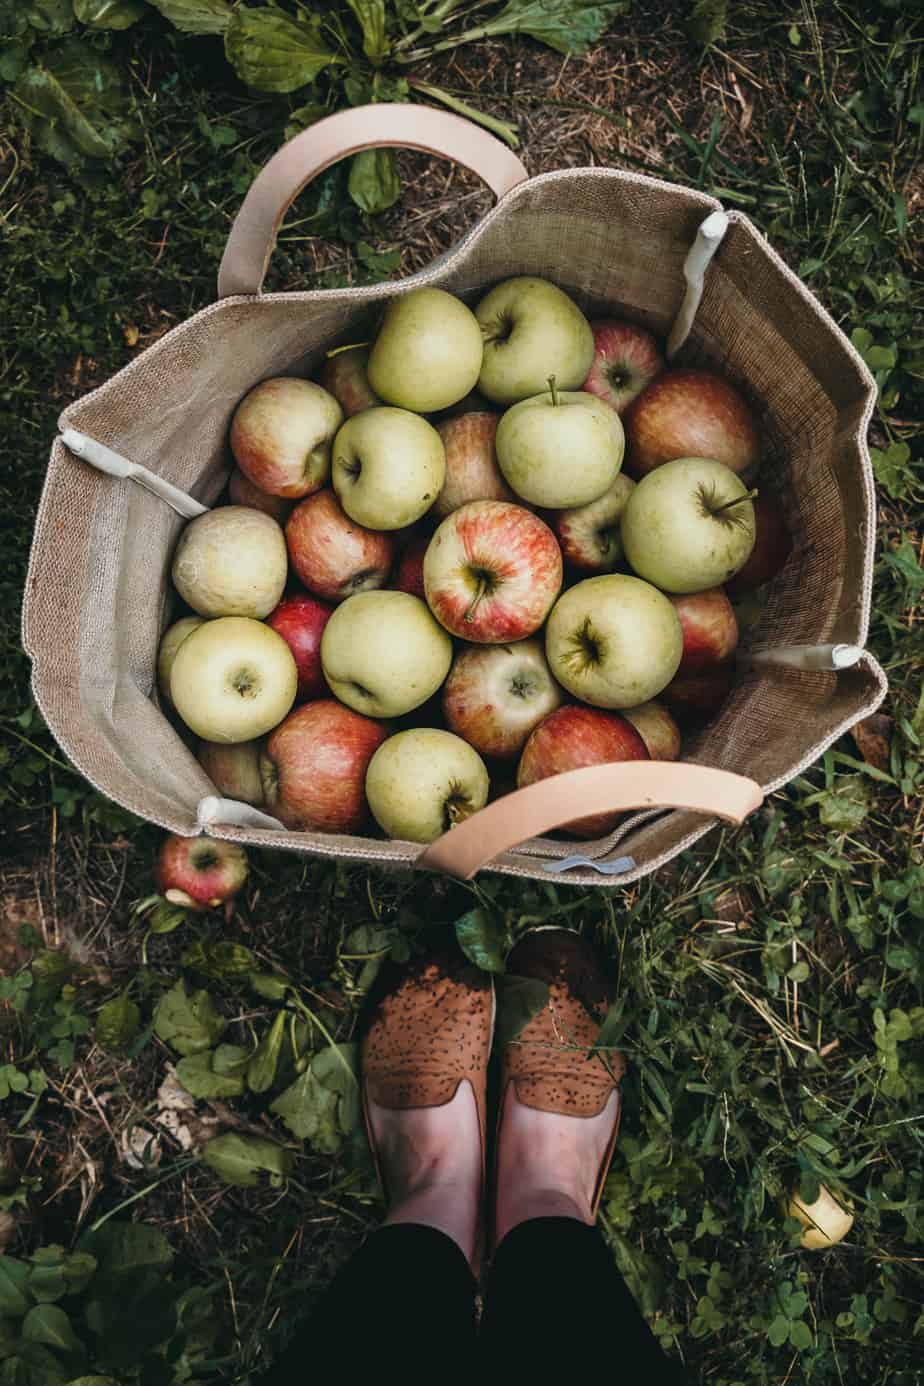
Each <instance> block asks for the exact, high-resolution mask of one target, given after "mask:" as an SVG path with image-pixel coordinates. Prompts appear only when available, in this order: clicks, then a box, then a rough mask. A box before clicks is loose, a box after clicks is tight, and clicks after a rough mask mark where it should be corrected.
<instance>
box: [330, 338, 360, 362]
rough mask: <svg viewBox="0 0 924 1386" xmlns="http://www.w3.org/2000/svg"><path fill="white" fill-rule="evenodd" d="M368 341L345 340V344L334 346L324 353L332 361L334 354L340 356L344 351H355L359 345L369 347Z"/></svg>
mask: <svg viewBox="0 0 924 1386" xmlns="http://www.w3.org/2000/svg"><path fill="white" fill-rule="evenodd" d="M368 345H369V343H368V342H345V343H344V345H343V346H338V347H333V348H332V350H331V351H326V352H325V353H324V355H325V358H326V359H327V360H328V361H330V360H331V359H332V358H333V357H334V356H339V355H340V354H341V352H344V351H355V350H356V348H357V347H367V346H368Z"/></svg>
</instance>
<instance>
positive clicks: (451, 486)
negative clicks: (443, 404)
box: [433, 411, 516, 520]
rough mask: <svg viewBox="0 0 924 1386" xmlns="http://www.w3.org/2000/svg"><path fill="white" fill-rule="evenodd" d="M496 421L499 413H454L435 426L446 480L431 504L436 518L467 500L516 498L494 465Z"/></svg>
mask: <svg viewBox="0 0 924 1386" xmlns="http://www.w3.org/2000/svg"><path fill="white" fill-rule="evenodd" d="M499 421H500V415H499V414H490V413H488V412H486V411H482V412H480V413H477V414H457V415H456V416H455V417H454V418H451V419H445V420H444V421H443V422H442V423H441V424H440V425H439V427H438V429H437V432H438V433H439V435H440V437H441V438H442V440H443V447H444V449H445V451H446V480H445V481H444V482H443V489H442V490H441V491H440V493H439V495H438V496H437V498H436V501H435V502H434V505H433V514H434V515H435V516H436V517H437V518H438V519H440V520H445V518H446V516H447V515H451V514H452V512H453V511H454V510H458V508H459V506H460V505H467V504H468V502H469V501H477V500H504V501H515V500H516V497H515V496H514V494H513V492H512V491H511V490H510V487H509V486H508V485H507V483H506V481H505V480H504V478H503V476H502V474H501V469H500V467H499V466H498V465H497V454H496V453H495V451H494V438H495V435H496V434H497V425H498V423H499Z"/></svg>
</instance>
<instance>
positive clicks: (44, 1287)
mask: <svg viewBox="0 0 924 1386" xmlns="http://www.w3.org/2000/svg"><path fill="white" fill-rule="evenodd" d="M31 1262H32V1270H31V1272H30V1275H29V1288H30V1290H31V1291H32V1293H33V1295H34V1296H35V1298H36V1299H37V1300H38V1301H39V1303H40V1304H51V1303H53V1302H54V1301H55V1300H58V1299H61V1298H63V1296H64V1295H68V1294H79V1293H80V1291H81V1290H83V1289H85V1288H86V1287H87V1285H88V1284H89V1283H90V1280H91V1279H92V1278H93V1274H94V1272H95V1270H96V1257H95V1256H91V1255H90V1254H89V1252H86V1251H71V1252H68V1251H66V1250H65V1248H64V1247H63V1246H43V1247H40V1248H39V1250H38V1251H36V1252H35V1254H34V1255H33V1256H32V1258H31Z"/></svg>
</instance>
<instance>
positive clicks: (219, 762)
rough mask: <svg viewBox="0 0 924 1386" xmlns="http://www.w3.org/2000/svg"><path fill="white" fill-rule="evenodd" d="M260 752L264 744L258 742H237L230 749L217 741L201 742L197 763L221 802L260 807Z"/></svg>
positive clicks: (261, 786) (197, 750)
mask: <svg viewBox="0 0 924 1386" xmlns="http://www.w3.org/2000/svg"><path fill="white" fill-rule="evenodd" d="M262 749H263V742H262V741H259V740H258V741H238V742H236V743H234V744H233V745H230V746H229V745H227V744H225V745H222V743H221V742H220V741H200V742H199V745H198V747H197V748H196V759H197V760H198V762H199V764H200V765H201V766H202V769H203V770H204V771H205V773H206V774H207V775H208V777H209V779H210V780H211V781H212V784H213V785H214V786H215V788H216V789H217V790H218V792H219V794H221V795H223V796H224V798H226V799H240V801H241V802H242V803H244V804H256V805H260V804H262V803H263V781H262V780H261V779H260V752H261V750H262Z"/></svg>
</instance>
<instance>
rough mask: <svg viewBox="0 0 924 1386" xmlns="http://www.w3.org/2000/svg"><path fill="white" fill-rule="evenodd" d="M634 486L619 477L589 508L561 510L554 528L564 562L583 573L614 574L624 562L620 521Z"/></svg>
mask: <svg viewBox="0 0 924 1386" xmlns="http://www.w3.org/2000/svg"><path fill="white" fill-rule="evenodd" d="M634 489H635V482H634V481H631V480H630V479H629V477H627V476H624V475H623V473H622V472H620V473H619V475H618V476H617V478H616V480H615V481H614V482H613V484H612V486H611V487H610V488H609V490H607V491H604V492H603V495H602V496H598V497H597V499H596V500H595V501H591V502H590V504H589V505H579V506H576V507H575V508H574V509H573V510H559V511H558V512H557V513H556V514H555V515H554V516H553V517H552V528H553V529H554V531H555V533H556V535H557V536H558V542H559V544H560V545H561V553H562V558H564V560H565V562H566V563H569V564H570V565H571V567H572V568H577V569H578V570H579V571H580V572H582V573H611V572H612V571H613V569H614V568H615V567H616V565H617V563H618V562H619V560H620V559H621V558H622V540H621V539H620V537H619V520H620V516H621V515H622V512H623V510H625V508H626V502H627V501H628V499H629V497H630V496H631V494H632V492H633V490H634Z"/></svg>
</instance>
